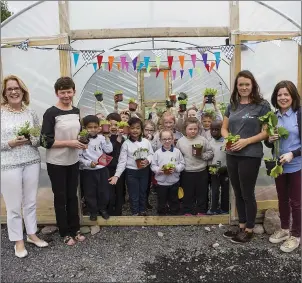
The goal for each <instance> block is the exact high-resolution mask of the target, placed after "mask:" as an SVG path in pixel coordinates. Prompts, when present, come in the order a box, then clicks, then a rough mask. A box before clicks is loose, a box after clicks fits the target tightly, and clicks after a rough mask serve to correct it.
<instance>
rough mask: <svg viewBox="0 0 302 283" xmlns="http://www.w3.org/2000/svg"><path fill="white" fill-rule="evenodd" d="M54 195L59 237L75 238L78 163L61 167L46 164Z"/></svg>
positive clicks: (77, 220)
mask: <svg viewBox="0 0 302 283" xmlns="http://www.w3.org/2000/svg"><path fill="white" fill-rule="evenodd" d="M46 165H47V172H48V176H49V179H50V182H51V187H52V191H53V194H54V207H55V213H56V220H57V226H58V228H59V233H60V236H61V237H65V236H69V235H70V236H75V235H76V232H77V231H79V230H80V219H79V208H78V196H77V188H78V178H79V162H77V163H75V164H73V165H69V166H61V165H54V164H50V163H46Z"/></svg>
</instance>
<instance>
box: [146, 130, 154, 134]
mask: <svg viewBox="0 0 302 283" xmlns="http://www.w3.org/2000/svg"><path fill="white" fill-rule="evenodd" d="M145 131H146V132H149V133H153V132H154V130H151V129H145Z"/></svg>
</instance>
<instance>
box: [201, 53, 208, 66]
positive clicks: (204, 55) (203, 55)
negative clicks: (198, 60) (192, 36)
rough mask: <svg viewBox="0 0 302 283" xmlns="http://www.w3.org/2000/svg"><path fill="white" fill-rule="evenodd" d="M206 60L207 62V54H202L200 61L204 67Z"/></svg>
mask: <svg viewBox="0 0 302 283" xmlns="http://www.w3.org/2000/svg"><path fill="white" fill-rule="evenodd" d="M207 60H208V54H207V53H203V54H202V61H203V64H204V65H205V66H206V65H207Z"/></svg>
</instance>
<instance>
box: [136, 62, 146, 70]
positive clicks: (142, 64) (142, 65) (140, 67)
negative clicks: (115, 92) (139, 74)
mask: <svg viewBox="0 0 302 283" xmlns="http://www.w3.org/2000/svg"><path fill="white" fill-rule="evenodd" d="M142 67H144V63H143V62H141V63H140V64H139V67H138V69H137V70H138V71H140V70H141V69H142Z"/></svg>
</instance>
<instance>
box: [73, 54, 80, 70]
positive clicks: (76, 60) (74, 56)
mask: <svg viewBox="0 0 302 283" xmlns="http://www.w3.org/2000/svg"><path fill="white" fill-rule="evenodd" d="M72 54H73V61H74V66H75V67H76V66H77V64H78V61H79V56H80V54H79V53H72Z"/></svg>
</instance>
